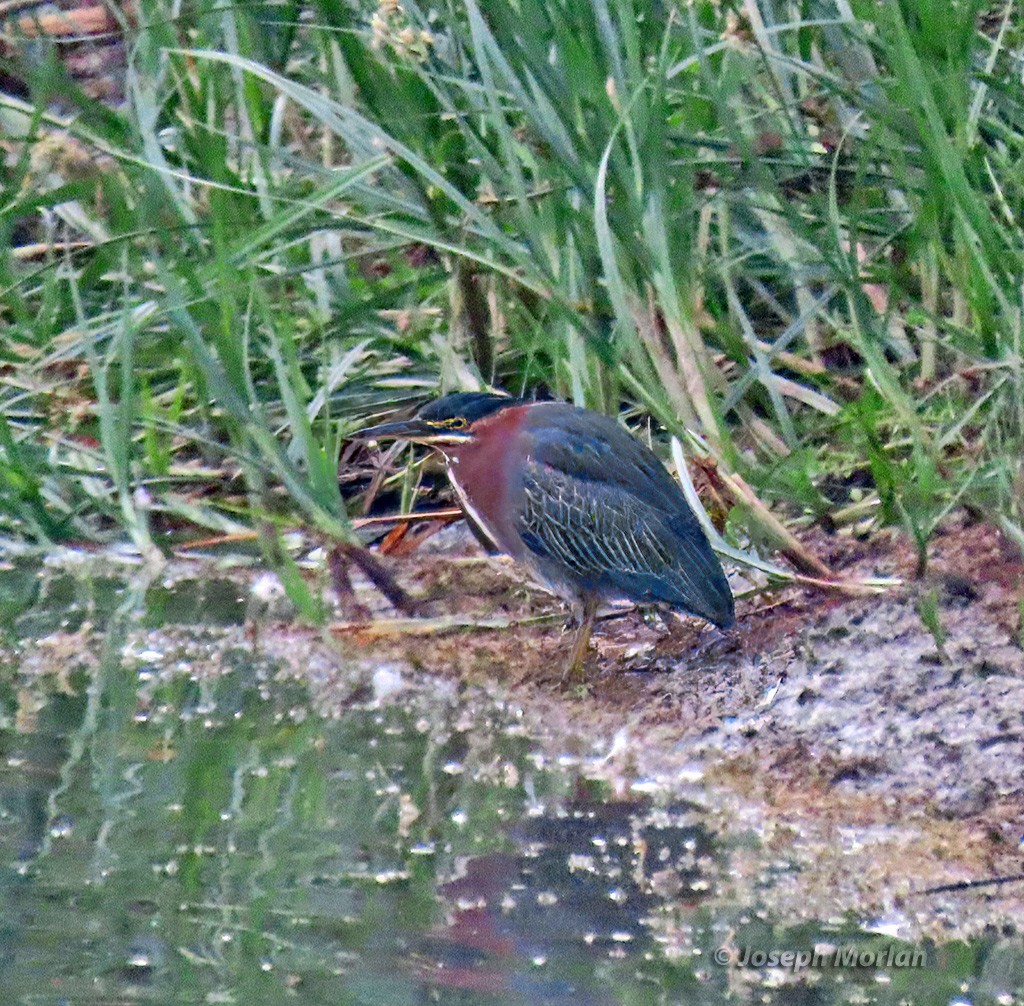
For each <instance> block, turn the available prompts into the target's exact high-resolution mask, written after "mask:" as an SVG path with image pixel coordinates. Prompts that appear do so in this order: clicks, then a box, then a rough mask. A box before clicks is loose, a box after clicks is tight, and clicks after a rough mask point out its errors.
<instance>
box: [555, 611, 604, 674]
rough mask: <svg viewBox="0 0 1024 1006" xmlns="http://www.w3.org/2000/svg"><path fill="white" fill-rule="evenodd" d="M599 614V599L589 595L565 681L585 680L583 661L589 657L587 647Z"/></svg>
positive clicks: (573, 645)
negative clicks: (595, 618)
mask: <svg viewBox="0 0 1024 1006" xmlns="http://www.w3.org/2000/svg"><path fill="white" fill-rule="evenodd" d="M596 614H597V598H596V597H594V596H593V595H592V594H588V595H587V596H586V597H584V598H583V617H582V619H581V620H580V627H579V629H577V631H576V639H575V640H574V642H573V644H572V655H571V656H570V658H569V664H568V666H567V667H566V669H565V673H564V674H563V675H562V680H563V681H576V682H579V681H582V680H583V661H584V658H585V657H586V655H587V647H588V646H589V645H590V633H591V632H592V631H593V628H594V616H595V615H596Z"/></svg>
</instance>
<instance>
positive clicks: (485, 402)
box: [356, 391, 522, 447]
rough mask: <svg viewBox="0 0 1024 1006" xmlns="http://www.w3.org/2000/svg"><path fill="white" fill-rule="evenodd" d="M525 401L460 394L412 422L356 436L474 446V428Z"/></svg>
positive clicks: (425, 409) (431, 406)
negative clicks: (477, 424)
mask: <svg viewBox="0 0 1024 1006" xmlns="http://www.w3.org/2000/svg"><path fill="white" fill-rule="evenodd" d="M521 404H522V399H519V398H510V397H509V396H508V395H496V394H493V393H490V392H483V391H460V392H456V393H455V394H453V395H445V396H444V397H443V398H436V399H434V401H432V402H428V403H427V404H426V405H424V406H423V408H421V409H420V410H419V412H417V413H416V415H415V416H413V417H412V418H410V419H403V420H399V421H398V422H394V423H384V424H382V425H381V426H371V427H369V429H365V430H360V431H359V433H357V434H356V436H357V437H358V439H360V440H408V441H410V442H412V443H416V444H427V445H429V446H431V447H446V446H447V447H455V446H458V445H461V444H468V443H472V441H473V438H474V435H473V427H474V425H475V424H476V423H477V422H479V421H480V420H481V419H483V418H484V417H485V416H490V415H493V414H494V413H495V412H498V411H500V410H501V409H507V408H509V406H512V405H521Z"/></svg>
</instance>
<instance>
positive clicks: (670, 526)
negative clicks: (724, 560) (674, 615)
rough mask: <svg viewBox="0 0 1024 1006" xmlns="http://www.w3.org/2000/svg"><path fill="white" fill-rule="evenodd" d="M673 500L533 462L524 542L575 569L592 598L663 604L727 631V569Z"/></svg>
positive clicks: (526, 480) (729, 604)
mask: <svg viewBox="0 0 1024 1006" xmlns="http://www.w3.org/2000/svg"><path fill="white" fill-rule="evenodd" d="M644 453H646V452H644ZM652 457H653V456H652ZM619 460H620V461H622V460H623V459H621V458H620V459H619ZM654 460H655V461H656V459H654ZM659 467H660V466H659ZM660 471H661V475H662V476H663V477H664V479H665V480H667V481H670V479H669V476H668V474H667V473H666V472H665V470H664V469H663V468H661V469H660ZM645 474H646V473H645ZM647 488H648V487H647V485H646V483H645V484H644V486H643V489H644V490H647ZM659 488H660V487H659ZM647 495H653V496H654V499H655V502H654V503H653V504H652V503H651V502H648V501H647V498H646V496H647ZM669 495H670V494H669V493H667V492H666V493H664V495H663V493H652V494H648V493H645V495H644V496H640V495H638V494H637V492H635V491H633V490H632V489H631V488H627V487H626V486H624V485H622V484H618V483H617V482H614V481H613V482H608V481H607V480H597V479H588V478H580V477H579V476H578V475H577V473H576V471H575V470H574V472H573V474H572V475H569V474H568V473H566V472H565V471H562V470H560V468H558V467H555V466H552V465H550V464H545V463H543V462H542V461H538V460H535V459H533V458H531V459H530V460H528V462H527V464H526V469H525V474H524V482H523V503H522V511H521V515H520V534H521V536H522V538H523V541H524V543H525V544H526V547H527V548H528V549H529V550H530V551H531V552H533V553H534V555H535V556H536V557H537V558H538V559H539V560H541V562H542V563H543V561H544V560H551V561H553V563H555V564H562V565H564V566H566V567H568V569H570V570H571V571H572V572H573V574H574V575H575V576H576V577H578V578H579V581H580V583H581V584H582V585H583V587H584V589H586V590H592V591H595V592H597V593H601V594H607V595H611V596H621V597H629V598H632V599H634V600H637V601H664V602H666V603H668V604H671V605H673V606H675V607H679V608H683V609H685V610H686V611H689V612H691V613H693V614H697V615H701V616H702V617H704V618H707V619H709V620H711V621H713V622H716V623H717V624H722V625H727V624H729V623H731V621H732V595H731V592H730V591H729V587H728V583H727V582H726V580H725V577H724V574H723V573H722V568H721V566H720V565H719V562H718V560H717V558H716V557H715V555H714V553H713V552H712V551H711V547H710V546H709V545H708V543H707V539H706V538H705V537H704V534H703V532H702V531H701V529H700V525H699V523H698V522H697V520H696V518H695V517H694V516H693V514H692V513H690V512H689V509H688V507H686V503H685V500H684V499H683V497H682V494H681V493H680V494H679V500H680V501H681V502H682V506H683V507H684V508H686V509H685V510H680V509H679V507H678V503H677V502H676V501H675V500H672V499H669V498H668V497H669ZM673 503H676V506H671V504H673ZM670 507H671V508H670Z"/></svg>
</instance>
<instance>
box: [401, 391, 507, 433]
mask: <svg viewBox="0 0 1024 1006" xmlns="http://www.w3.org/2000/svg"><path fill="white" fill-rule="evenodd" d="M521 404H522V399H521V398H511V397H510V396H508V395H495V394H492V393H491V392H486V391H457V392H455V393H454V394H452V395H445V396H444V397H443V398H436V399H434V401H432V402H428V403H427V404H426V405H424V406H423V408H422V409H420V411H419V412H418V413H417V414H416V417H417V418H418V419H422V420H423V421H424V422H426V423H430V424H431V425H433V424H435V423H437V424H442V423H446V422H448V421H449V420H452V419H464V420H465V422H466V425H467V426H472V425H473V424H474V423H475V422H476V421H477V420H478V419H483V418H484V417H485V416H489V415H492V414H493V413H495V412H498V411H500V410H501V409H507V408H509V407H510V406H513V405H521Z"/></svg>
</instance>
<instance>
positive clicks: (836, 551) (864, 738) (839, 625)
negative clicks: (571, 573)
mask: <svg viewBox="0 0 1024 1006" xmlns="http://www.w3.org/2000/svg"><path fill="white" fill-rule="evenodd" d="M809 544H810V546H811V547H812V548H814V549H815V550H816V552H817V554H819V555H822V556H824V557H825V558H826V560H827V561H828V562H829V564H830V565H831V566H832V568H833V569H834V570H836V571H837V572H839V573H842V574H843V575H845V576H848V577H869V576H880V575H881V576H898V577H901V578H903V581H904V582H903V586H901V587H898V588H895V589H892V590H889V591H887V592H886V593H884V594H881V595H870V596H855V597H851V596H847V595H843V594H841V593H837V592H832V591H822V590H812V589H803V588H787V589H784V590H781V591H779V592H777V593H776V594H774V595H765V594H761V595H759V596H757V597H755V598H752V599H750V600H746V601H742V602H741V603H740V604H739V606H738V620H737V628H736V629H734V630H732V631H731V632H729V633H721V632H719V631H718V630H715V629H712V628H709V627H706V626H702V625H700V624H698V623H697V622H696V621H695V620H694V621H690V620H682V623H680V622H678V621H676V620H674V619H673V620H669V621H668V622H666V621H665V620H664V619H662V618H660V617H658V616H653V617H652V616H651V615H649V614H647V615H645V614H643V613H640V612H637V611H629V612H626V613H625V614H620V615H617V616H616V617H610V618H606V619H605V620H604V621H603V622H602V623H601V624H600V625H599V627H598V629H597V631H596V632H595V637H594V642H593V644H592V650H591V656H590V659H589V662H588V666H587V674H586V680H585V682H584V683H583V684H582V685H581V686H577V685H575V684H573V683H567V682H565V681H564V680H563V678H562V673H563V668H564V660H565V654H566V653H567V652H568V649H569V646H570V642H571V634H570V633H568V632H566V631H565V629H564V623H563V621H562V611H563V609H562V608H561V607H560V606H559V604H558V603H557V602H555V601H553V600H552V599H551V598H548V597H547V596H545V595H544V594H543V593H540V592H537V591H533V590H531V589H530V588H529V587H527V586H524V585H523V584H522V582H521V581H520V580H519V579H518V578H517V576H516V573H515V571H514V569H513V568H512V567H510V566H509V565H508V564H507V563H506V562H504V561H503V560H500V559H494V558H485V557H483V556H481V555H480V553H479V552H478V550H477V549H476V547H475V545H474V544H472V543H471V541H470V540H469V539H468V538H467V537H465V536H463V535H461V534H460V533H459V532H458V531H456V530H454V529H453V530H452V531H450V532H448V533H446V535H445V537H444V538H443V539H442V540H441V541H440V542H438V543H437V544H435V545H434V546H433V547H429V546H428V547H425V548H423V549H422V550H420V551H419V552H418V553H416V554H414V555H413V556H408V557H404V558H403V559H402V560H400V562H399V563H398V564H397V565H396V566H395V567H394V568H396V569H397V570H398V571H399V572H400V575H401V576H402V577H403V579H404V580H405V581H406V582H408V583H410V584H411V585H413V586H415V588H416V589H418V590H419V591H420V592H421V593H422V594H423V595H425V596H432V595H436V596H437V597H439V598H440V599H441V600H438V601H436V602H434V611H435V612H437V613H438V614H437V615H435V617H434V619H431V618H430V617H429V614H428V617H426V618H425V620H424V630H423V631H422V632H416V631H415V627H413V626H411V625H410V624H409V623H408V622H407V621H406V620H401V621H396V622H394V623H393V628H394V629H395V631H394V632H389V631H387V628H388V622H387V619H386V616H384V617H383V619H382V622H381V623H380V624H377V625H375V626H373V627H372V628H364V629H361V628H360V627H358V626H357V625H353V624H351V623H349V624H340V625H335V627H334V630H335V631H334V637H335V640H336V641H337V643H338V645H339V647H340V649H341V652H342V653H345V654H348V655H349V657H351V658H353V659H360V660H370V661H378V662H379V661H384V662H388V663H390V664H392V665H393V666H395V667H398V668H407V669H409V670H412V671H414V672H425V673H427V674H428V675H438V676H441V677H443V678H445V679H448V680H450V681H456V682H458V683H459V685H460V687H468V686H475V687H480V688H485V689H487V690H488V691H494V690H497V691H499V692H500V693H501V694H503V695H504V696H505V698H506V699H507V701H509V702H511V703H514V704H516V705H518V706H520V707H521V708H522V710H523V713H524V716H525V717H526V718H527V719H528V721H529V723H530V729H531V730H533V731H535V732H538V733H540V734H542V735H544V736H545V737H546V742H547V744H548V747H549V748H550V750H551V751H552V752H553V753H558V752H569V753H570V754H572V755H576V756H581V757H585V758H586V759H588V766H589V767H588V771H589V772H591V773H592V774H595V775H598V776H600V777H602V778H604V779H606V780H607V781H608V782H609V783H610V784H611V786H612V787H613V789H614V790H615V791H616V792H619V793H623V794H626V793H629V792H630V791H636V789H637V788H639V789H641V790H642V791H654V790H658V791H661V792H662V793H663V794H664V795H665V796H666V798H668V797H670V796H671V794H673V793H674V792H678V791H679V790H680V789H681V788H685V789H686V790H687V793H688V795H691V794H690V791H691V789H692V784H693V783H694V781H695V780H699V782H700V784H701V785H702V786H703V787H704V792H705V802H706V806H707V809H708V811H709V812H710V814H711V815H712V816H713V817H714V818H715V819H716V820H717V823H718V826H719V827H721V828H723V829H725V830H727V831H732V832H742V831H749V832H751V833H752V834H754V835H756V836H757V838H758V840H759V842H761V843H762V844H763V845H764V846H765V847H766V848H768V849H770V850H775V851H776V852H777V854H778V855H779V857H780V858H781V859H782V860H784V861H785V862H786V863H788V864H789V869H788V871H787V876H788V880H787V881H785V882H783V883H780V884H775V885H773V890H772V893H771V894H770V896H769V898H770V901H771V903H772V907H773V910H774V911H775V912H776V913H777V914H778V915H779V916H780V917H785V918H793V919H796V918H801V917H814V918H827V917H831V916H834V915H836V914H841V913H843V912H849V911H853V912H857V913H861V914H862V915H863V916H864V917H885V916H886V915H892V917H893V918H894V919H898V920H899V924H900V925H903V926H909V927H910V928H911V929H912V930H913V931H915V932H917V933H918V934H929V935H939V933H940V932H942V931H945V932H947V934H948V933H951V932H958V933H965V932H967V931H970V930H972V929H977V928H978V927H983V926H985V925H992V924H999V923H1001V922H1011V923H1015V924H1016V925H1017V926H1020V925H1021V924H1022V923H1024V879H1021V877H1020V875H1021V874H1024V652H1022V649H1021V642H1020V640H1021V607H1020V599H1021V596H1022V594H1021V591H1022V584H1024V570H1022V566H1021V563H1020V560H1019V555H1018V554H1017V553H1016V552H1015V550H1014V549H1013V548H1012V547H1011V546H1010V545H1009V544H1008V543H1007V542H1005V541H1004V540H1002V538H1001V537H1000V535H999V534H998V532H996V531H995V530H994V529H992V528H991V527H989V526H986V525H984V524H981V523H975V522H972V521H971V520H969V519H968V518H967V517H966V516H962V517H960V518H959V519H958V520H955V521H952V522H950V524H949V526H948V527H947V528H946V530H945V531H944V533H942V534H940V535H939V536H938V537H937V539H936V541H935V543H934V546H933V548H932V551H931V559H930V563H929V569H928V572H927V574H926V575H925V576H924V577H922V578H915V577H914V572H915V557H914V555H913V553H912V550H911V549H910V548H909V547H908V546H907V544H906V543H905V542H904V541H902V540H901V538H900V537H899V536H898V535H895V534H880V535H876V536H874V537H873V538H872V539H871V540H870V541H867V542H859V541H856V540H854V539H851V538H839V537H835V538H829V537H826V536H824V535H822V536H821V537H820V538H818V539H817V540H812V541H810V542H809ZM922 611H923V612H925V615H926V617H925V618H922ZM440 612H444V616H441V615H440ZM545 614H547V615H549V616H550V618H549V620H548V621H547V623H543V622H542V623H540V624H538V622H537V621H536V619H537V618H538V616H541V617H542V616H544V615H545ZM445 618H447V619H448V620H449V621H452V620H455V621H458V620H460V619H461V620H462V622H463V623H465V624H463V625H460V627H459V628H445ZM474 619H475V620H476V621H477V622H478V623H479V624H480V628H478V629H475V630H474V629H473V628H472V627H471V625H472V622H473V621H474ZM530 619H534V621H530ZM506 623H507V624H506ZM926 623H927V624H926ZM928 625H930V626H931V628H929V627H928ZM758 876H760V874H759V873H758V871H757V870H752V871H751V874H750V876H749V877H744V875H743V870H742V867H741V866H737V867H736V870H735V871H734V879H735V882H736V884H737V886H738V888H742V887H743V885H744V884H747V883H749V884H751V885H755V886H756V885H757V884H758V880H757V878H758ZM935 888H944V890H938V891H936V890H934V889H935ZM749 893H750V897H751V900H752V901H753V900H754V899H755V892H754V891H753V890H751V891H750V892H749ZM763 895H764V892H763V891H762V892H760V893H759V894H758V895H757V896H758V897H763Z"/></svg>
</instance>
